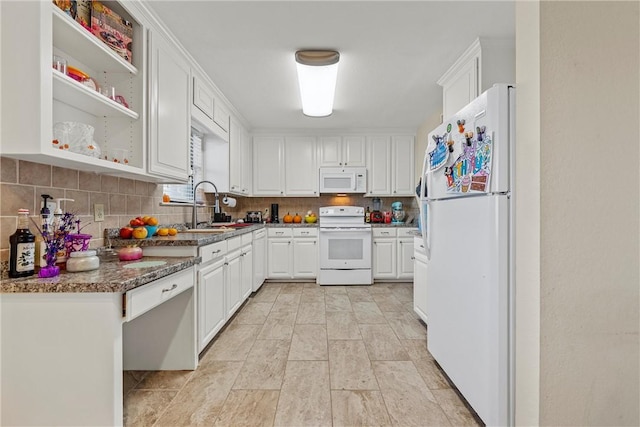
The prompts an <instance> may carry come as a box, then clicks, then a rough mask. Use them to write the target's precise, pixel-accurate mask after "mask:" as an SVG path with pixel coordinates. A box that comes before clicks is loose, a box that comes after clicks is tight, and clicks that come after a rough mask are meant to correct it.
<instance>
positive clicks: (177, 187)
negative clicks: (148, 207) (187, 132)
mask: <svg viewBox="0 0 640 427" xmlns="http://www.w3.org/2000/svg"><path fill="white" fill-rule="evenodd" d="M189 161H190V166H191V175H190V176H189V182H188V183H186V184H165V185H164V190H163V192H164V194H168V195H169V197H170V198H171V201H172V202H189V203H193V186H194V185H195V184H197V183H198V182H200V181H202V179H203V178H202V135H201V134H200V133H198V131H196V130H195V129H194V128H191V141H190V144H189ZM203 195H204V193H203V192H202V191H201V190H199V191H198V194H197V195H196V200H197V201H198V202H201V201H203V199H204V197H203Z"/></svg>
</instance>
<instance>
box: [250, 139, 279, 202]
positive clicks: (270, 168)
mask: <svg viewBox="0 0 640 427" xmlns="http://www.w3.org/2000/svg"><path fill="white" fill-rule="evenodd" d="M253 154H254V156H253V171H254V174H253V194H254V195H256V196H282V195H284V167H283V166H284V138H282V137H256V138H254V140H253Z"/></svg>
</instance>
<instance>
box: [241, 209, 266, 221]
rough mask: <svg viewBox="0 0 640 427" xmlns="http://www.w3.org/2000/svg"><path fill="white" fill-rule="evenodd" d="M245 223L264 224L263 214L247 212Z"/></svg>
mask: <svg viewBox="0 0 640 427" xmlns="http://www.w3.org/2000/svg"><path fill="white" fill-rule="evenodd" d="M244 222H251V223H258V224H260V223H262V212H260V211H249V212H247V216H246V218H245V220H244Z"/></svg>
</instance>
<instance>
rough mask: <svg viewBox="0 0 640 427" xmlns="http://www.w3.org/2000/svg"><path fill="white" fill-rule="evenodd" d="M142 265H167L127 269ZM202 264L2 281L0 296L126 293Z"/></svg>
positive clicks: (116, 266)
mask: <svg viewBox="0 0 640 427" xmlns="http://www.w3.org/2000/svg"><path fill="white" fill-rule="evenodd" d="M140 261H165V262H166V264H164V265H161V266H154V267H147V268H125V267H124V266H125V265H127V264H132V263H135V262H140ZM198 263H200V257H143V258H142V259H140V260H137V261H117V260H116V261H102V260H101V262H100V267H99V268H98V269H97V270H92V271H84V272H76V273H71V272H67V271H64V270H63V271H61V272H60V274H59V275H58V276H56V277H50V278H46V279H41V278H39V277H38V275H37V273H36V274H35V275H33V276H31V277H24V278H18V279H10V278H8V277H6V276H5V277H3V278H2V281H1V283H0V293H2V294H8V293H80V292H87V293H92V292H93V293H96V292H123V293H124V292H127V291H130V290H131V289H135V288H137V287H139V286H142V285H146V284H147V283H149V282H152V281H154V280H157V279H160V278H162V277H165V276H168V275H170V274H173V273H176V272H178V271H182V270H184V269H186V268H189V267H191V266H193V265H195V264H198Z"/></svg>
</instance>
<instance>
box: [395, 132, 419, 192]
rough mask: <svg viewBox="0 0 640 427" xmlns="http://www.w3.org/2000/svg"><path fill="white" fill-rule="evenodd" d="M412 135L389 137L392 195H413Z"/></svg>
mask: <svg viewBox="0 0 640 427" xmlns="http://www.w3.org/2000/svg"><path fill="white" fill-rule="evenodd" d="M414 145H415V144H414V138H413V136H394V137H392V138H391V150H392V153H391V170H392V172H393V178H392V180H391V188H392V194H393V195H394V196H413V194H414V191H415V186H416V183H415V178H416V177H415V162H414V156H415V153H414Z"/></svg>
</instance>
